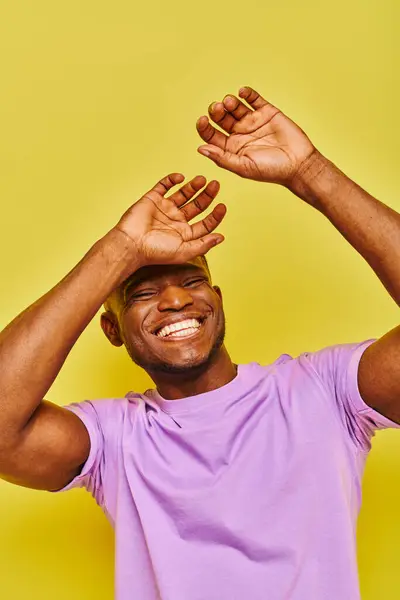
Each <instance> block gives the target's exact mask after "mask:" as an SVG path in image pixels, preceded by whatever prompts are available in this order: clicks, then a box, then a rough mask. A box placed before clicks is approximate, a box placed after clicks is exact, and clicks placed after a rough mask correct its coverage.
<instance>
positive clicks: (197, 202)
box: [181, 181, 219, 221]
mask: <svg viewBox="0 0 400 600" xmlns="http://www.w3.org/2000/svg"><path fill="white" fill-rule="evenodd" d="M218 192H219V183H218V181H210V183H209V184H208V185H207V187H206V188H205V189H204V190H203V191H202V192H201V194H199V195H198V196H196V198H194V199H193V200H192V201H191V202H188V203H187V204H186V205H185V206H184V207H183V208H181V212H182V213H183V214H184V216H185V219H186V221H191V219H193V218H194V217H197V216H198V215H199V214H201V213H202V212H204V211H205V210H206V209H207V208H208V207H209V206H210V204H211V202H212V201H213V200H214V198H215V196H216V195H217V194H218Z"/></svg>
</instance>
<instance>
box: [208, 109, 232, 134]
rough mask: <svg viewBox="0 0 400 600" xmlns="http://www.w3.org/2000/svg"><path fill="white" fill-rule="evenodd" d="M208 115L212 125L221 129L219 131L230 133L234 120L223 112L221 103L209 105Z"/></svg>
mask: <svg viewBox="0 0 400 600" xmlns="http://www.w3.org/2000/svg"><path fill="white" fill-rule="evenodd" d="M208 114H209V115H210V117H211V119H212V120H213V121H214V123H216V124H217V125H218V126H219V127H221V129H223V130H224V131H226V132H227V133H232V130H233V126H234V125H235V123H236V119H235V117H233V116H232V115H231V114H229V113H228V112H227V111H226V110H225V107H224V105H223V103H222V102H213V103H212V104H210V106H209V107H208Z"/></svg>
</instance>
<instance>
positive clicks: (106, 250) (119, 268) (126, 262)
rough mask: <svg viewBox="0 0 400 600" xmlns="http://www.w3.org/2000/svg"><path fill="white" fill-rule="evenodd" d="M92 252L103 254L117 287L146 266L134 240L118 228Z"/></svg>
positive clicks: (95, 246) (114, 228) (110, 232)
mask: <svg viewBox="0 0 400 600" xmlns="http://www.w3.org/2000/svg"><path fill="white" fill-rule="evenodd" d="M92 250H93V251H95V252H99V253H100V254H101V256H102V258H103V260H104V263H105V267H106V269H107V271H108V272H109V273H110V275H111V276H112V277H113V278H114V279H115V287H118V286H119V285H120V284H121V283H122V282H123V281H125V279H127V277H129V276H130V275H131V274H132V273H134V272H135V271H137V270H138V269H140V268H141V267H143V266H144V264H143V263H142V261H141V260H140V257H139V254H138V252H137V248H136V246H135V244H134V242H133V241H132V239H131V238H130V237H129V236H128V235H127V234H126V233H125V232H123V231H121V230H120V229H118V228H117V227H113V228H112V229H111V230H110V231H109V232H108V233H106V235H105V236H104V237H102V238H101V239H100V240H99V241H98V242H96V244H95V245H94V246H93V248H92Z"/></svg>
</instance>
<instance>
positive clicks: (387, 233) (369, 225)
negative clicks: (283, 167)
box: [290, 152, 400, 305]
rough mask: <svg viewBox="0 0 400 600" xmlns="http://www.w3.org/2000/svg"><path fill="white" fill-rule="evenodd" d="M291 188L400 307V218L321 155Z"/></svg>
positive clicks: (311, 160)
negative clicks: (356, 254) (350, 248)
mask: <svg viewBox="0 0 400 600" xmlns="http://www.w3.org/2000/svg"><path fill="white" fill-rule="evenodd" d="M290 189H291V191H292V192H293V193H295V194H296V195H297V196H299V197H300V198H301V199H302V200H304V201H305V202H307V203H308V204H310V205H311V206H314V207H315V208H316V209H318V210H319V211H320V212H321V213H323V214H324V215H325V216H326V217H327V218H328V219H329V220H330V221H331V222H332V224H333V225H334V226H335V227H336V229H338V231H340V233H341V234H342V235H343V236H344V237H345V238H346V240H347V241H348V242H350V244H351V245H352V246H353V247H354V248H355V249H356V250H357V251H358V252H359V253H360V254H361V255H362V256H363V257H364V258H365V260H366V261H367V262H368V264H369V265H370V266H371V267H372V269H373V270H374V271H375V273H376V274H377V276H378V277H379V279H380V280H381V282H382V283H383V285H384V286H385V288H386V289H387V291H388V292H389V293H390V295H391V296H392V297H393V299H394V300H395V301H396V303H397V304H398V305H400V266H399V265H400V215H399V214H398V213H397V212H395V211H394V210H392V209H391V208H389V207H388V206H386V205H385V204H383V203H382V202H380V201H379V200H376V198H374V197H373V196H371V195H370V194H368V193H367V192H366V191H365V190H363V189H362V188H361V187H360V186H358V185H357V184H356V183H354V182H353V181H352V180H351V179H349V178H348V177H347V176H346V175H345V174H344V173H342V172H341V171H340V170H339V169H338V168H337V167H335V165H333V164H332V163H331V162H330V161H329V160H327V159H326V158H324V157H323V156H322V155H321V154H319V153H318V152H315V153H314V155H312V157H311V158H310V159H309V161H308V162H307V163H306V164H305V165H304V166H303V168H302V169H301V171H300V172H299V174H298V176H297V177H296V179H295V180H294V181H293V182H292V184H291V185H290Z"/></svg>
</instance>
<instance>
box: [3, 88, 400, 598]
mask: <svg viewBox="0 0 400 600" xmlns="http://www.w3.org/2000/svg"><path fill="white" fill-rule="evenodd" d="M217 126H218V127H217ZM197 129H198V132H199V134H200V136H201V137H202V139H203V140H204V141H205V142H206V144H205V145H203V146H201V148H200V149H199V151H200V152H201V153H202V154H203V155H205V156H207V157H209V158H210V159H211V160H213V161H214V162H215V163H216V164H217V165H219V166H220V167H222V168H226V169H229V170H230V171H232V172H233V173H236V174H237V175H240V176H242V177H247V178H251V179H256V180H259V181H262V182H269V183H279V184H281V185H285V186H286V187H287V188H288V189H290V190H291V191H292V192H293V193H294V194H296V195H297V196H298V197H299V198H300V199H302V200H303V201H305V202H307V203H309V204H310V205H312V206H314V207H315V208H316V209H317V210H319V211H320V212H321V213H322V214H323V215H325V216H326V217H327V218H328V219H329V220H330V221H331V222H332V224H333V225H334V226H335V227H336V228H337V229H338V230H339V231H340V232H341V233H342V235H343V236H344V237H345V238H346V239H347V240H348V241H349V243H351V244H352V246H353V247H354V248H355V249H356V250H357V251H358V252H359V253H360V254H361V255H362V256H363V257H364V258H365V259H366V260H367V262H368V263H369V264H370V266H371V267H372V268H373V269H374V271H375V272H376V274H377V275H378V277H379V278H380V279H381V281H382V283H383V284H384V286H385V287H386V289H387V290H388V292H389V293H390V294H391V295H392V296H393V298H394V299H395V301H396V302H397V303H400V269H399V264H400V243H399V239H400V216H399V215H398V214H397V213H396V212H394V211H393V210H391V209H390V208H388V207H387V206H385V205H384V204H382V203H380V202H379V201H378V200H376V199H375V198H373V197H372V196H370V195H369V194H368V193H367V192H365V191H364V190H362V189H361V188H360V187H359V186H357V185H356V184H355V183H354V182H352V181H351V180H350V179H349V178H347V177H346V176H345V175H344V174H343V173H341V172H340V171H339V170H338V169H337V168H336V167H335V166H334V165H333V164H332V163H331V162H330V161H328V160H327V159H326V158H324V157H323V156H322V155H321V154H320V153H319V152H318V151H317V150H316V148H315V147H314V146H313V144H312V143H311V141H310V140H309V139H308V137H307V136H306V135H305V133H304V132H303V131H302V130H301V129H300V128H299V127H297V125H295V124H294V123H293V122H292V121H291V120H290V119H289V118H288V117H286V116H285V115H284V114H283V113H282V112H281V111H279V110H278V109H277V108H276V107H274V106H272V105H271V104H270V103H268V102H267V101H266V100H264V99H263V98H262V97H261V96H260V95H259V94H258V93H256V92H255V91H254V90H252V89H251V88H243V89H241V90H240V92H239V97H236V96H227V97H226V98H224V100H223V102H217V103H213V104H212V105H211V106H210V109H209V116H208V117H201V118H200V119H199V121H198V123H197ZM182 182H183V176H182V175H180V174H171V175H169V176H168V177H166V178H164V179H163V180H162V181H160V182H159V183H158V184H157V185H156V186H155V187H154V188H153V189H152V190H151V191H150V192H148V193H147V194H145V195H144V196H143V197H142V198H141V199H140V200H139V201H138V202H136V203H135V204H134V205H133V206H132V207H131V208H130V209H129V210H128V211H127V212H126V213H125V215H123V217H122V218H121V220H120V221H119V223H118V224H117V225H116V226H115V227H113V228H112V229H111V231H110V232H109V233H107V234H106V235H105V236H104V237H103V238H102V239H101V240H99V241H98V242H97V243H96V244H95V245H94V246H93V248H91V249H90V250H89V252H88V254H87V255H86V256H85V257H84V258H83V259H82V261H81V262H80V263H79V264H78V265H77V266H76V267H75V269H73V270H72V271H71V273H69V274H68V275H67V276H66V277H65V278H64V279H63V280H62V281H61V282H60V283H59V284H58V285H57V286H56V287H55V288H54V289H52V290H51V291H50V292H48V294H46V295H45V296H44V297H43V298H41V299H39V300H38V301H37V302H36V303H35V304H33V305H32V306H31V307H29V308H28V309H27V310H26V311H25V312H24V313H22V314H21V315H19V316H18V317H17V318H16V319H15V320H14V321H13V322H12V323H10V325H9V326H8V327H6V329H5V330H4V331H3V332H2V334H1V338H0V472H1V475H2V477H3V478H4V479H6V480H8V481H11V482H14V483H16V484H19V485H22V486H28V487H32V488H38V489H45V490H50V491H59V490H61V489H63V490H67V489H70V488H72V487H79V486H84V487H86V488H87V489H88V490H89V491H90V492H91V493H92V494H93V496H94V497H95V499H96V500H97V502H98V503H99V505H100V506H101V507H102V508H103V510H104V512H105V514H106V515H107V517H108V519H109V520H110V522H111V524H112V525H113V527H114V528H115V536H116V545H115V548H116V597H117V599H118V600H134V599H138V600H160V599H161V600H243V599H248V600H266V599H268V600H322V599H324V600H339V599H340V600H344V599H346V600H347V599H351V600H356V599H357V598H359V586H358V575H357V558H356V522H357V515H358V511H359V508H360V502H361V481H362V474H363V469H364V465H365V460H366V458H367V455H368V452H369V450H370V448H371V438H372V436H373V435H374V432H375V430H377V429H383V428H386V427H398V426H399V425H398V424H399V423H400V401H399V398H400V369H399V365H400V329H399V328H397V329H395V330H393V331H392V332H390V333H388V334H387V335H386V336H384V337H383V338H381V339H380V340H376V341H375V340H368V341H365V342H361V343H356V344H343V345H338V346H334V347H330V348H325V349H323V350H321V351H319V352H314V353H309V352H305V353H303V354H301V355H300V356H299V357H296V358H292V357H291V356H289V355H287V354H284V355H282V356H280V357H279V358H278V359H277V360H276V361H275V362H274V363H272V364H270V365H266V366H261V365H259V364H258V363H256V362H254V363H250V364H245V365H243V364H239V365H236V364H235V363H234V362H233V361H232V360H231V358H230V356H229V354H228V351H227V349H226V347H225V345H224V332H225V320H224V312H223V305H222V295H221V291H220V290H219V288H218V287H216V286H214V285H213V283H212V281H211V275H210V272H209V269H208V266H207V262H206V260H205V258H204V255H205V254H206V253H207V252H208V250H210V249H211V248H212V247H213V246H215V245H216V244H218V243H220V242H221V241H223V237H222V236H221V234H219V233H215V229H216V228H217V227H218V225H219V224H220V223H221V221H222V219H223V218H224V215H225V206H224V205H222V204H219V205H217V206H215V207H214V208H213V210H212V211H211V213H209V214H208V216H205V217H203V219H202V220H200V221H198V222H196V223H194V224H192V225H191V224H190V222H192V220H193V219H194V218H196V217H197V216H198V215H201V214H202V213H203V212H204V211H205V210H206V209H207V208H208V207H209V206H210V204H211V203H212V201H213V199H214V198H215V196H216V195H217V193H218V187H219V186H218V183H217V182H214V181H212V182H210V183H209V184H207V185H206V181H205V179H204V178H203V177H195V178H194V179H192V180H191V181H189V182H188V183H186V184H185V185H182V186H181V187H179V189H178V190H177V191H175V192H174V193H172V194H168V192H169V190H170V189H171V188H173V187H174V186H175V185H176V184H182ZM102 304H104V305H105V311H104V312H103V314H102V316H101V324H102V328H103V331H104V333H105V334H106V336H107V338H108V339H109V340H110V342H111V343H112V344H114V345H116V346H121V345H124V346H125V348H126V350H127V351H128V353H129V355H130V357H131V358H132V360H133V361H134V362H135V363H137V364H138V365H140V366H141V367H143V369H145V370H146V371H147V373H149V375H150V376H151V378H152V379H153V381H154V388H153V389H150V390H148V391H146V392H145V393H144V394H140V393H136V392H128V393H127V394H126V396H125V397H124V398H111V399H104V400H96V401H85V402H81V403H77V404H73V405H69V406H65V407H59V406H57V405H54V404H52V403H50V402H48V401H46V400H44V399H43V398H44V396H45V394H46V392H47V390H48V389H49V387H50V385H51V384H52V382H53V381H54V379H55V378H56V376H57V374H58V373H59V371H60V369H61V367H62V365H63V363H64V361H65V359H66V357H67V355H68V353H69V351H70V350H71V348H72V346H73V345H74V344H75V342H76V340H77V339H78V338H79V336H80V335H81V333H82V331H83V330H84V329H85V327H86V326H87V325H88V323H89V322H90V321H91V319H92V318H93V317H94V315H95V314H96V313H97V311H98V310H99V309H100V308H101V306H102Z"/></svg>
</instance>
